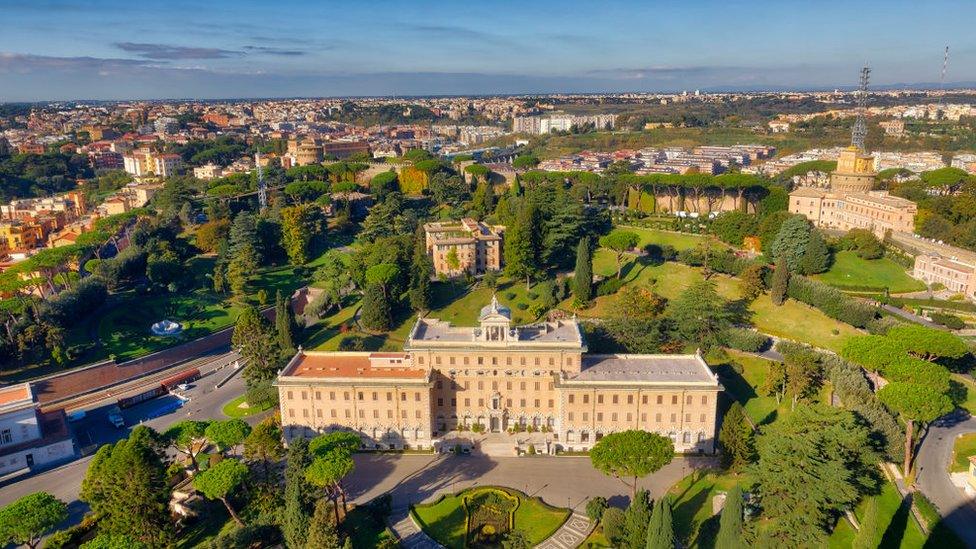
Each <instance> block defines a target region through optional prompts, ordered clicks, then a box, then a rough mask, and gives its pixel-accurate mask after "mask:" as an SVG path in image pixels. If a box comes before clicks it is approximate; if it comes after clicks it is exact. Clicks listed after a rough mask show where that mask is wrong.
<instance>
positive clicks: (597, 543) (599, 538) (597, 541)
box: [580, 526, 613, 549]
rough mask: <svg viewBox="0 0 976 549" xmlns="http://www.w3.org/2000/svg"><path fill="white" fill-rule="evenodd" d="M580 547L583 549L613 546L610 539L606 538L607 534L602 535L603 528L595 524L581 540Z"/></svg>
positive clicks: (604, 548) (603, 548) (602, 548)
mask: <svg viewBox="0 0 976 549" xmlns="http://www.w3.org/2000/svg"><path fill="white" fill-rule="evenodd" d="M580 547H582V548H583V549H610V548H611V547H613V546H612V545H610V540H608V539H607V536H605V535H603V528H601V527H599V526H597V527H596V528H594V529H593V531H592V532H590V535H589V536H588V537H587V538H586V539H585V540H583V545H580Z"/></svg>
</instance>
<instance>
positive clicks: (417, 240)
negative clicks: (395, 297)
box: [407, 227, 434, 313]
mask: <svg viewBox="0 0 976 549" xmlns="http://www.w3.org/2000/svg"><path fill="white" fill-rule="evenodd" d="M413 242H414V244H413V258H412V260H411V264H410V288H409V290H408V291H407V297H408V298H409V299H410V308H411V309H413V310H414V311H416V312H418V313H420V312H424V311H427V310H429V309H430V299H431V295H430V277H432V276H433V275H434V265H433V263H432V262H431V260H430V256H429V255H427V244H426V241H425V235H424V229H423V227H417V232H416V234H415V235H414V240H413Z"/></svg>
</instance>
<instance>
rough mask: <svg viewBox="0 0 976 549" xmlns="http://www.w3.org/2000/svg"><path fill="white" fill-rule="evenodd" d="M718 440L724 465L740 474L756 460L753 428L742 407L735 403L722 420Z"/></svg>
mask: <svg viewBox="0 0 976 549" xmlns="http://www.w3.org/2000/svg"><path fill="white" fill-rule="evenodd" d="M718 440H719V442H721V443H722V465H723V466H725V467H726V468H728V469H730V470H731V471H733V472H739V471H741V470H742V469H744V468H745V467H746V466H747V465H748V464H749V463H750V462H752V461H753V459H755V456H756V447H755V437H754V435H753V432H752V426H751V425H749V422H748V421H746V415H745V412H744V411H743V409H742V405H741V404H739V403H738V402H733V403H732V406H731V407H730V408H729V411H728V412H726V414H725V417H724V418H723V419H722V429H721V430H720V431H719V434H718Z"/></svg>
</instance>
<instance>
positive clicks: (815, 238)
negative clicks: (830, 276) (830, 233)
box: [800, 230, 830, 275]
mask: <svg viewBox="0 0 976 549" xmlns="http://www.w3.org/2000/svg"><path fill="white" fill-rule="evenodd" d="M828 267H830V248H828V247H827V242H825V241H824V238H823V235H822V234H820V231H817V230H813V231H811V232H810V241H809V242H807V246H806V248H805V249H804V250H803V259H801V260H800V272H802V273H803V274H808V275H809V274H817V273H822V272H824V271H826V270H827V268H828Z"/></svg>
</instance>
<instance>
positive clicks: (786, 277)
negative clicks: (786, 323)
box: [769, 258, 790, 305]
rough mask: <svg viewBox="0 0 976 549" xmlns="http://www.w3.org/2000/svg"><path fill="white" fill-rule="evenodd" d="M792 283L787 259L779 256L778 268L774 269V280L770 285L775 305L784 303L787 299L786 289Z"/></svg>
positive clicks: (770, 293)
mask: <svg viewBox="0 0 976 549" xmlns="http://www.w3.org/2000/svg"><path fill="white" fill-rule="evenodd" d="M789 285H790V268H789V265H787V263H786V260H785V259H783V258H779V259H777V260H776V268H775V270H773V282H772V284H771V285H770V287H769V299H771V300H772V301H773V305H782V304H783V302H784V301H786V291H787V290H788V289H789Z"/></svg>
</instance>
